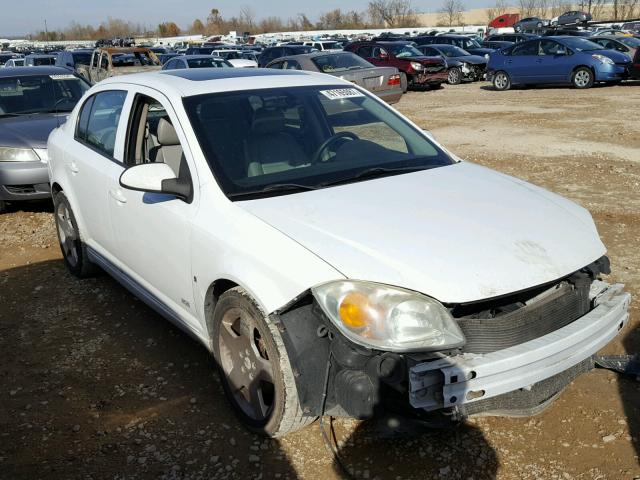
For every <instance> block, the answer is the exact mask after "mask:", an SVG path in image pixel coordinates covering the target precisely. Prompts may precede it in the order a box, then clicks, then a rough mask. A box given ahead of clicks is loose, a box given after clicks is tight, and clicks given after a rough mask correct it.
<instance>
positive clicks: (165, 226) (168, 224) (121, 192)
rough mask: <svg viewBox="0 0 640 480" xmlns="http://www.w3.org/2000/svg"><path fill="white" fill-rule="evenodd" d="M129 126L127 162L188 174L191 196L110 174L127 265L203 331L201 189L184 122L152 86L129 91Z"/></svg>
mask: <svg viewBox="0 0 640 480" xmlns="http://www.w3.org/2000/svg"><path fill="white" fill-rule="evenodd" d="M131 94H132V95H134V99H133V102H132V105H131V109H130V111H129V115H128V116H129V117H130V120H129V121H128V122H127V125H128V130H127V132H126V135H125V136H124V137H125V138H126V140H125V138H123V141H125V142H126V145H128V147H127V150H125V152H124V157H125V163H126V164H127V165H128V166H131V165H135V164H140V163H150V162H163V163H166V164H168V165H169V166H170V167H172V168H173V169H174V172H175V173H176V176H178V177H179V178H181V179H182V178H189V179H190V180H191V183H192V185H193V190H194V196H193V198H192V199H190V201H185V200H181V199H179V198H176V197H174V196H171V195H164V194H156V193H145V192H139V191H134V190H128V189H125V188H123V187H121V186H120V184H119V177H118V178H114V179H112V185H111V190H112V191H113V194H112V195H111V198H110V205H109V210H110V213H111V224H112V227H113V234H114V237H115V241H116V243H117V245H118V248H117V258H118V261H119V263H120V265H121V266H122V268H123V270H124V271H125V272H126V273H127V274H128V275H130V276H131V277H133V279H134V280H136V281H137V282H138V283H139V284H141V285H142V286H143V287H144V288H145V289H146V290H147V291H149V292H151V293H152V294H153V295H154V297H155V298H156V299H157V300H160V301H161V302H162V303H163V304H164V305H165V306H167V307H169V308H170V309H171V310H172V311H173V312H174V313H176V314H177V315H178V316H179V317H180V319H181V320H182V321H183V322H184V323H185V325H186V326H187V327H189V328H191V329H193V330H194V331H196V332H200V330H201V325H200V324H199V322H198V321H197V320H196V318H195V312H196V305H194V296H193V280H192V275H191V228H192V219H193V218H194V216H195V214H196V211H197V207H198V200H199V195H198V192H197V185H198V182H197V176H196V172H195V169H194V165H193V161H192V160H191V154H190V151H189V149H188V148H187V143H186V141H185V136H184V133H183V132H182V128H181V126H180V123H179V121H178V119H177V116H176V115H175V112H174V111H173V109H172V108H171V104H170V103H169V101H168V100H167V99H166V98H165V97H164V96H162V95H161V94H159V93H158V92H157V91H154V90H150V89H149V90H147V89H145V88H143V87H140V88H139V89H138V90H137V91H136V92H131Z"/></svg>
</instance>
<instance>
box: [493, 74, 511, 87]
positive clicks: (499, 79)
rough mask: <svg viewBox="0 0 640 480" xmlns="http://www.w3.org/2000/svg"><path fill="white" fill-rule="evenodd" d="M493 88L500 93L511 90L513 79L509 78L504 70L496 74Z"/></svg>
mask: <svg viewBox="0 0 640 480" xmlns="http://www.w3.org/2000/svg"><path fill="white" fill-rule="evenodd" d="M493 88H495V89H496V90H500V91H504V90H509V89H510V88H511V78H509V75H508V74H507V72H503V71H502V70H501V71H499V72H496V74H495V75H494V76H493Z"/></svg>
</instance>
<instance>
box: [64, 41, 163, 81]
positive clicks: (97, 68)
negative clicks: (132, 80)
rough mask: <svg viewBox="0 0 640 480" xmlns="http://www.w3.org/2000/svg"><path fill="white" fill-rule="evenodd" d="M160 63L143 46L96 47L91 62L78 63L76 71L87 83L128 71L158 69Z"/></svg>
mask: <svg viewBox="0 0 640 480" xmlns="http://www.w3.org/2000/svg"><path fill="white" fill-rule="evenodd" d="M161 67H162V63H161V62H160V60H159V59H158V57H157V56H156V54H155V53H153V52H152V51H151V50H150V49H148V48H143V47H124V48H122V47H118V48H96V49H95V50H94V51H93V54H92V55H91V63H90V64H89V65H87V66H85V65H78V67H77V68H76V71H77V72H78V73H79V74H80V75H82V76H83V77H84V78H85V79H87V81H88V82H89V83H92V84H93V83H97V82H99V81H101V80H104V79H105V78H109V77H113V76H117V75H127V74H129V73H136V72H143V71H149V70H160V68H161Z"/></svg>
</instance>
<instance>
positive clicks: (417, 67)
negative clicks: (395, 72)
mask: <svg viewBox="0 0 640 480" xmlns="http://www.w3.org/2000/svg"><path fill="white" fill-rule="evenodd" d="M411 68H413V69H414V70H423V69H424V65H422V64H421V63H418V62H411Z"/></svg>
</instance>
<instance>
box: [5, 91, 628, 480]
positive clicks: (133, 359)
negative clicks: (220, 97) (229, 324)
mask: <svg viewBox="0 0 640 480" xmlns="http://www.w3.org/2000/svg"><path fill="white" fill-rule="evenodd" d="M398 108H399V109H400V110H401V111H402V112H404V113H405V114H407V115H408V116H409V117H410V118H412V119H413V120H415V121H416V122H417V123H418V124H419V125H420V126H421V127H423V128H426V129H429V130H431V131H432V132H433V133H434V134H435V136H436V137H437V138H438V139H439V140H440V141H441V142H442V143H444V144H445V145H446V146H447V147H448V148H449V149H450V150H451V151H452V152H454V153H456V154H457V155H458V156H460V157H462V158H466V159H468V160H470V161H474V162H478V163H481V164H483V165H486V166H489V167H491V168H495V169H498V170H501V171H504V172H506V173H509V174H512V175H515V176H517V177H520V178H523V179H525V180H528V181H531V182H533V183H535V184H538V185H541V186H543V187H546V188H548V189H551V190H553V191H555V192H557V193H560V194H562V195H565V196H568V197H569V198H571V199H573V200H575V201H576V202H578V203H580V204H582V205H583V206H585V207H586V208H588V209H589V210H590V211H591V212H592V214H593V215H594V217H595V220H596V223H597V224H598V228H599V231H600V234H601V236H602V238H603V240H604V242H605V244H606V245H607V246H608V248H609V256H610V258H611V262H612V269H613V273H612V275H611V279H610V280H611V281H616V282H624V283H626V285H627V289H628V291H630V292H631V293H632V294H633V295H634V301H633V303H632V309H631V310H632V312H631V316H632V317H631V322H630V325H629V327H627V328H626V329H625V330H624V331H623V332H622V333H621V334H620V335H619V337H618V338H617V339H616V340H615V341H614V342H613V343H611V344H610V345H609V346H608V347H607V348H606V352H608V353H623V352H630V353H633V352H638V351H639V350H640V311H639V310H640V302H639V301H638V298H640V252H639V250H638V248H639V246H640V121H639V120H638V112H640V84H639V83H636V84H626V85H621V86H616V87H606V88H594V89H592V90H589V91H578V90H573V89H569V88H545V89H527V90H513V91H509V92H504V93H498V92H494V91H491V90H490V89H489V88H488V87H487V86H486V84H477V83H476V84H473V85H461V86H456V87H445V88H443V89H442V90H439V91H433V92H411V93H409V94H408V95H405V97H404V98H403V99H402V101H401V103H400V104H399V105H398ZM522 213H523V215H526V212H522ZM0 385H1V387H2V388H0V478H6V479H14V478H24V479H34V478H65V479H67V478H68V479H75V478H78V479H79V478H119V479H120V478H121V479H124V478H127V479H129V478H131V479H134V478H145V479H146V478H189V479H197V478H202V479H207V478H217V479H222V478H234V479H236V478H237V479H244V478H265V479H267V478H269V479H270V478H282V479H285V478H289V479H293V478H305V479H322V480H329V479H333V478H340V473H339V470H338V469H337V467H336V465H335V464H334V461H333V459H332V457H331V456H330V455H329V454H328V453H327V452H326V450H325V447H324V445H323V442H322V437H321V433H320V429H319V426H318V424H317V423H316V424H314V425H313V426H311V427H309V428H308V429H306V430H303V431H301V432H299V433H296V434H293V435H291V436H289V437H287V438H285V439H282V440H279V441H276V440H265V439H262V438H260V437H257V436H255V435H252V434H249V433H247V432H246V431H245V430H244V429H243V428H242V427H240V425H239V424H238V422H237V421H236V419H235V418H234V416H233V415H232V413H231V410H230V409H229V407H228V406H227V403H226V401H225V399H224V397H223V392H222V388H221V385H220V383H219V381H218V379H217V378H216V375H215V374H214V370H213V361H212V360H211V358H210V357H209V356H208V354H207V352H206V351H205V349H204V348H203V347H201V346H199V345H198V344H197V343H195V342H194V341H193V340H191V339H190V338H188V337H187V336H186V335H184V334H182V333H181V332H179V331H178V330H176V329H175V328H173V327H172V326H170V324H169V323H167V322H166V321H164V320H163V319H162V318H160V317H159V316H158V315H156V314H155V313H153V312H152V311H151V310H149V309H148V308H146V307H145V306H144V305H143V304H142V303H141V302H139V301H138V300H136V299H135V298H134V297H133V296H132V295H130V294H129V293H128V292H127V291H125V290H124V289H123V288H122V287H120V286H119V285H118V284H117V283H116V282H115V281H113V280H112V279H111V278H109V277H108V276H106V275H103V276H100V277H98V278H95V279H92V280H88V281H78V280H76V279H74V278H73V277H71V275H69V274H68V273H67V272H66V271H65V269H64V267H63V264H62V262H61V260H60V252H59V249H58V245H57V241H56V238H55V231H54V228H53V220H52V215H51V206H50V205H49V203H47V202H44V203H39V204H34V205H29V206H19V207H13V210H12V211H11V212H10V213H8V214H5V215H2V216H0ZM335 424H336V432H337V438H338V442H339V446H340V454H341V456H342V458H343V460H344V463H345V464H347V466H348V467H349V468H350V469H351V470H352V472H353V473H354V475H355V476H356V477H357V478H363V479H367V478H368V479H374V478H377V479H380V480H382V479H428V478H442V479H464V480H466V479H475V480H478V479H493V478H498V479H563V480H564V479H612V480H614V479H634V478H640V462H639V459H638V455H639V454H640V381H636V380H635V379H632V378H622V377H619V376H617V375H616V374H614V373H611V372H607V371H603V370H597V371H593V372H591V373H588V374H586V375H584V376H582V377H581V378H579V379H578V380H577V381H575V382H574V383H573V384H572V385H571V386H570V387H569V388H567V390H566V391H565V392H564V393H563V394H562V395H561V397H560V398H559V400H558V401H557V402H556V403H555V404H553V405H552V406H551V407H550V408H549V409H548V410H547V411H546V412H544V413H542V414H541V415H538V416H536V417H533V418H515V419H504V418H484V419H478V420H473V421H471V422H469V423H467V424H465V425H462V426H460V427H459V428H457V429H454V430H443V431H425V430H422V429H418V428H417V427H415V428H414V427H407V434H406V435H404V436H401V437H398V436H392V435H388V434H387V433H386V431H385V430H382V429H380V428H379V425H378V424H376V423H373V422H357V421H351V420H338V421H336V422H335Z"/></svg>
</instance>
